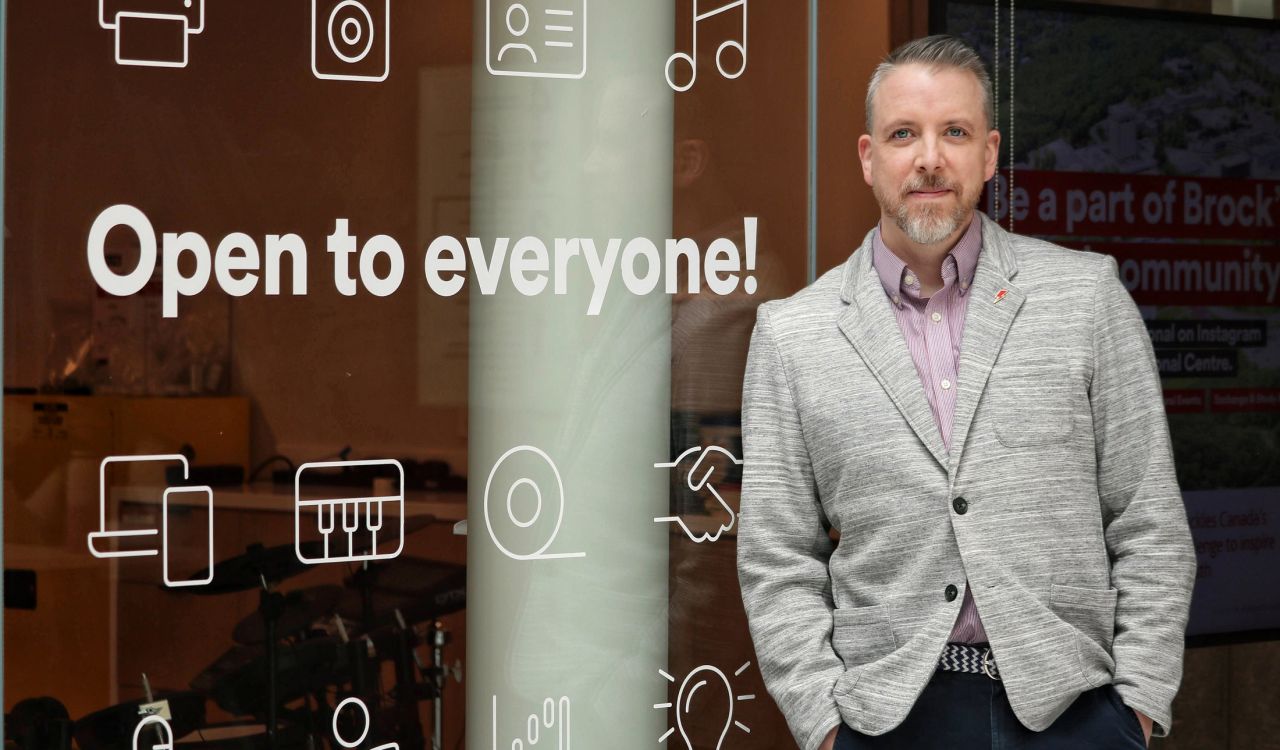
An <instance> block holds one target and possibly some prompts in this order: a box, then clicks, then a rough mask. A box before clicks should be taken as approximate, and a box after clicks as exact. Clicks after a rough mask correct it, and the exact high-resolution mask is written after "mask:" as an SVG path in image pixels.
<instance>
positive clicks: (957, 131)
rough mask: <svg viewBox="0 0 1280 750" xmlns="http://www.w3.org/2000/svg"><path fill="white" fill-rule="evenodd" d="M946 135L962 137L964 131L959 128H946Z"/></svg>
mask: <svg viewBox="0 0 1280 750" xmlns="http://www.w3.org/2000/svg"><path fill="white" fill-rule="evenodd" d="M947 135H949V136H951V137H952V138H963V137H964V131H963V130H961V129H960V128H947Z"/></svg>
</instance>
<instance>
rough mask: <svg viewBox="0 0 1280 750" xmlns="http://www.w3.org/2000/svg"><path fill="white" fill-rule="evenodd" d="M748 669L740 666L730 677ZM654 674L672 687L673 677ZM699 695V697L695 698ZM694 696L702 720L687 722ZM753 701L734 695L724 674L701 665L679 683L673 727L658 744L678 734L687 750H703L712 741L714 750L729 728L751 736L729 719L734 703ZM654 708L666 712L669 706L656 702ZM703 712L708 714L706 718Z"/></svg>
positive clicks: (708, 666) (749, 698)
mask: <svg viewBox="0 0 1280 750" xmlns="http://www.w3.org/2000/svg"><path fill="white" fill-rule="evenodd" d="M750 666H751V662H747V663H745V664H743V665H742V666H741V667H738V669H737V671H735V672H734V673H733V676H734V677H739V676H741V675H742V673H743V672H745V671H747V668H748V667H750ZM658 674H660V675H662V677H663V679H665V680H666V681H667V682H670V683H673V684H674V683H675V681H676V678H674V677H672V676H671V675H669V674H667V673H666V672H664V671H662V670H661V669H659V670H658ZM699 693H701V695H698V694H699ZM695 696H697V697H698V699H699V701H700V703H699V706H698V708H697V713H701V714H702V716H701V717H700V718H701V719H702V720H701V721H696V722H689V720H688V717H689V716H690V715H691V714H693V713H695V709H694V705H693V700H694V697H695ZM755 699H756V697H755V696H754V695H749V694H748V695H736V696H735V695H734V692H733V686H732V685H730V684H729V678H728V677H725V675H724V672H721V671H720V670H719V669H717V668H716V667H713V666H711V665H710V664H704V665H702V666H701V667H698V668H697V669H695V670H693V671H692V672H690V673H689V674H688V675H686V676H685V678H684V681H683V682H681V683H680V692H679V693H677V695H676V725H675V726H674V727H672V728H670V729H668V730H667V731H666V732H665V733H663V735H662V736H661V737H659V738H658V743H659V744H661V743H663V742H666V741H667V738H668V737H670V736H671V735H672V734H674V733H675V732H677V731H678V732H680V739H681V740H682V741H683V742H684V747H685V748H687V749H688V750H693V748H694V747H695V743H696V746H697V747H707V746H709V745H710V743H711V742H712V741H714V742H715V750H721V748H723V747H724V739H725V737H726V736H727V735H728V734H729V728H730V727H737V728H738V729H741V730H742V731H744V732H746V733H747V734H750V733H751V728H750V727H748V726H747V725H746V724H743V723H742V722H740V721H737V720H736V719H734V718H733V712H734V706H735V704H737V703H738V702H740V701H751V700H755ZM654 708H656V709H659V710H667V709H670V708H671V704H670V703H657V704H655V705H654ZM707 712H710V714H709V715H708V713H707ZM690 735H694V736H690Z"/></svg>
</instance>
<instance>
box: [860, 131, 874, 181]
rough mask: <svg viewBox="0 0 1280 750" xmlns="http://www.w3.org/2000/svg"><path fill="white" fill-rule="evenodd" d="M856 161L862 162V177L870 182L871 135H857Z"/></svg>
mask: <svg viewBox="0 0 1280 750" xmlns="http://www.w3.org/2000/svg"><path fill="white" fill-rule="evenodd" d="M858 161H861V162H862V179H863V180H864V181H865V182H866V183H867V185H870V184H871V136H869V135H867V134H866V133H863V134H862V135H861V136H859V137H858Z"/></svg>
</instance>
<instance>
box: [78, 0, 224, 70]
mask: <svg viewBox="0 0 1280 750" xmlns="http://www.w3.org/2000/svg"><path fill="white" fill-rule="evenodd" d="M204 4H205V0H98V25H99V26H101V27H102V28H104V29H107V30H108V31H114V32H115V37H116V39H115V59H116V64H117V65H137V66H141V67H146V68H185V67H187V62H188V59H189V55H188V52H189V48H190V40H191V37H192V36H194V35H196V34H201V33H203V32H204ZM121 6H129V7H127V8H125V7H121Z"/></svg>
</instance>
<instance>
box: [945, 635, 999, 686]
mask: <svg viewBox="0 0 1280 750" xmlns="http://www.w3.org/2000/svg"><path fill="white" fill-rule="evenodd" d="M938 669H944V670H946V671H948V672H970V673H973V674H985V675H986V676H988V677H990V678H991V679H993V680H998V679H1000V670H998V669H996V658H995V656H993V655H992V653H991V647H990V646H988V645H986V644H981V645H974V644H969V643H948V644H947V646H946V648H944V649H942V657H941V658H940V659H938Z"/></svg>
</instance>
